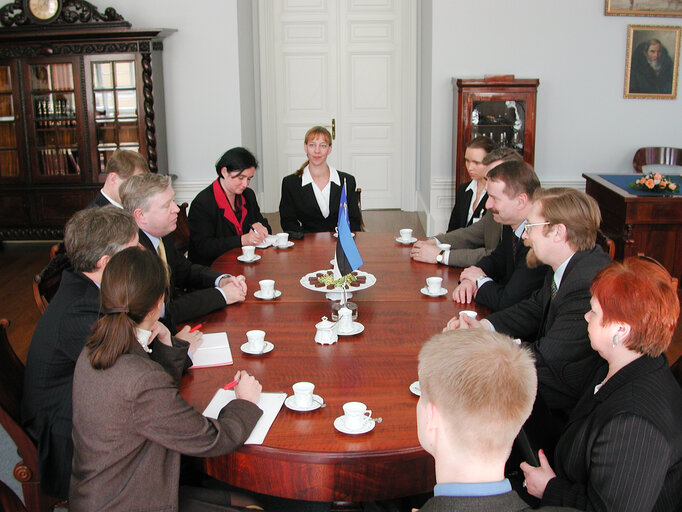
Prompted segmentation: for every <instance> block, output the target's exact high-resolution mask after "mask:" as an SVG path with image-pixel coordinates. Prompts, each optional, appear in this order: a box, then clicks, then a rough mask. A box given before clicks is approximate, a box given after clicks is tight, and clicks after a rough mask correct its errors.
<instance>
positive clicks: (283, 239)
mask: <svg viewBox="0 0 682 512" xmlns="http://www.w3.org/2000/svg"><path fill="white" fill-rule="evenodd" d="M276 236H277V240H275V245H277V247H286V245H287V244H288V243H289V233H277V235H276Z"/></svg>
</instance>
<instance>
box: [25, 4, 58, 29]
mask: <svg viewBox="0 0 682 512" xmlns="http://www.w3.org/2000/svg"><path fill="white" fill-rule="evenodd" d="M61 10H62V0H24V12H25V13H26V14H28V16H29V17H30V18H31V20H32V21H34V22H35V23H42V24H45V23H51V22H52V21H54V20H55V19H57V17H58V16H59V13H60V12H61Z"/></svg>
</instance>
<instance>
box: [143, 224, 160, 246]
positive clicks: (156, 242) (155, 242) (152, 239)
mask: <svg viewBox="0 0 682 512" xmlns="http://www.w3.org/2000/svg"><path fill="white" fill-rule="evenodd" d="M142 232H143V233H144V234H145V235H147V238H149V241H150V242H151V243H152V245H153V246H154V250H155V251H157V252H158V250H159V243H160V242H161V239H160V238H158V237H155V236H154V235H150V234H149V233H147V232H146V231H145V230H144V229H143V230H142Z"/></svg>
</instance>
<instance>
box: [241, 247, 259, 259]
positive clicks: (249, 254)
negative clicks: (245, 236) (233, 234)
mask: <svg viewBox="0 0 682 512" xmlns="http://www.w3.org/2000/svg"><path fill="white" fill-rule="evenodd" d="M237 259H238V260H239V261H241V262H242V263H254V262H256V261H258V260H259V259H260V254H256V248H255V247H254V246H253V245H245V246H243V247H242V253H241V254H240V255H239V256H237Z"/></svg>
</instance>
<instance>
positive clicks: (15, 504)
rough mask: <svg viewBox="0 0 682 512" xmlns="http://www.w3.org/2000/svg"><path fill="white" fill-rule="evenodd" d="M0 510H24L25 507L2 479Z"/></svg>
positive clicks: (19, 511)
mask: <svg viewBox="0 0 682 512" xmlns="http://www.w3.org/2000/svg"><path fill="white" fill-rule="evenodd" d="M0 510H6V511H7V512H26V507H24V504H23V503H22V502H21V500H20V499H19V497H18V496H17V495H16V494H15V493H14V491H13V490H12V489H10V488H9V487H8V486H7V484H6V483H5V482H2V481H0Z"/></svg>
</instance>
